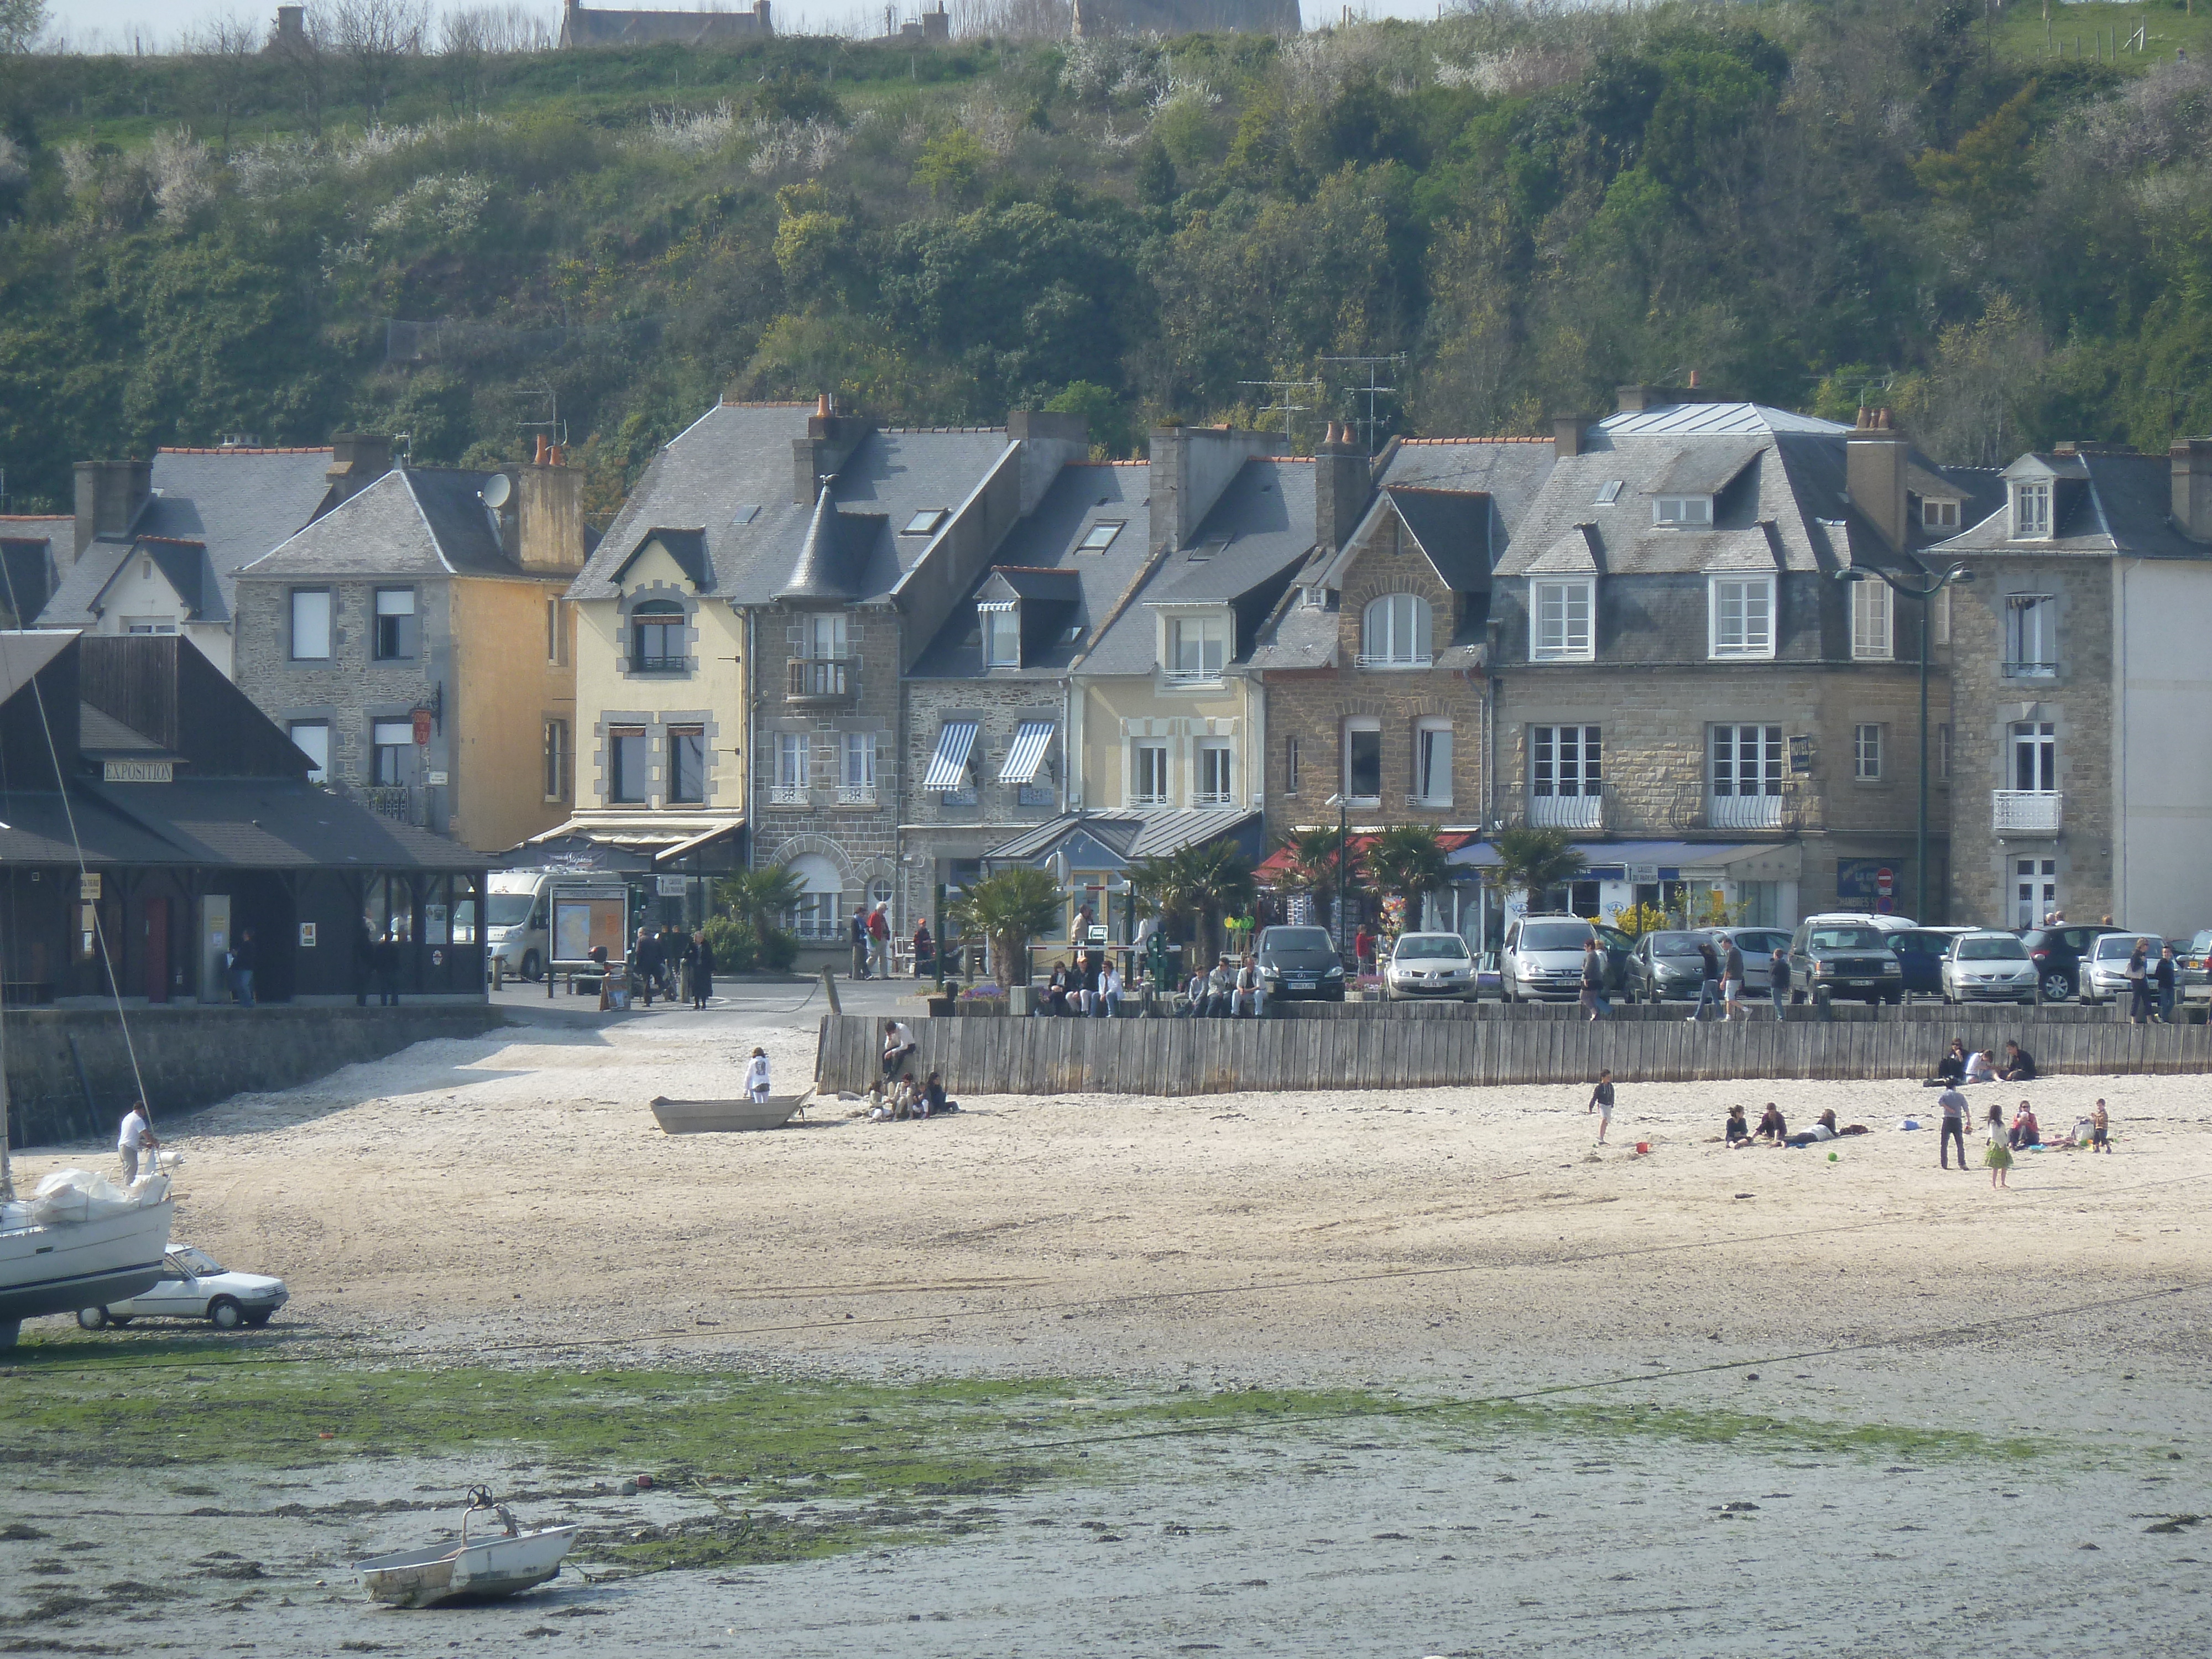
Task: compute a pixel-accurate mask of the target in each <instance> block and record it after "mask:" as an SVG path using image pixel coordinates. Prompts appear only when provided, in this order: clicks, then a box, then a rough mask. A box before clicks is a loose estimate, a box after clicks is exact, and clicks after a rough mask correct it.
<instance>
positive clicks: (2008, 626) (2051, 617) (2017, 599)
mask: <svg viewBox="0 0 2212 1659" xmlns="http://www.w3.org/2000/svg"><path fill="white" fill-rule="evenodd" d="M2004 605H2005V621H2004V628H2005V637H2004V673H2005V676H2006V678H2009V679H2016V680H2047V679H2051V678H2054V677H2055V676H2056V675H2057V672H2058V598H2057V595H2056V594H2053V593H2008V594H2006V595H2005V596H2004ZM2031 650H2033V652H2034V653H2035V654H2034V655H2033V656H2030V655H2029V654H2028V653H2029V652H2030V651H2031Z"/></svg>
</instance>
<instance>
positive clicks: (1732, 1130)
mask: <svg viewBox="0 0 2212 1659" xmlns="http://www.w3.org/2000/svg"><path fill="white" fill-rule="evenodd" d="M1721 1133H1722V1134H1723V1135H1724V1136H1726V1137H1727V1139H1728V1144H1729V1146H1750V1145H1751V1125H1750V1124H1748V1123H1747V1122H1745V1121H1744V1117H1743V1108H1742V1107H1741V1106H1731V1107H1729V1115H1728V1121H1727V1123H1725V1124H1723V1126H1722V1127H1721Z"/></svg>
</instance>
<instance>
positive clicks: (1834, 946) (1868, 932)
mask: <svg viewBox="0 0 2212 1659" xmlns="http://www.w3.org/2000/svg"><path fill="white" fill-rule="evenodd" d="M1806 945H1807V946H1808V948H1809V949H1812V950H1814V951H1886V950H1887V949H1888V948H1889V941H1888V940H1887V939H1884V938H1883V937H1882V935H1881V932H1880V930H1879V929H1876V928H1873V927H1815V928H1814V930H1813V935H1812V937H1811V938H1810V939H1808V940H1806Z"/></svg>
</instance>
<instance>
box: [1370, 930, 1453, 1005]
mask: <svg viewBox="0 0 2212 1659" xmlns="http://www.w3.org/2000/svg"><path fill="white" fill-rule="evenodd" d="M1413 997H1458V998H1460V999H1462V1000H1465V1001H1468V1002H1473V1001H1474V1000H1475V982H1474V956H1473V955H1472V954H1471V953H1470V952H1469V951H1468V948H1467V941H1466V940H1465V939H1462V938H1461V937H1460V936H1459V935H1458V934H1457V933H1401V934H1400V935H1399V936H1398V943H1397V945H1396V947H1395V949H1393V950H1392V951H1391V952H1390V960H1389V962H1388V963H1386V964H1384V966H1383V999H1384V1000H1386V1001H1389V1002H1402V1001H1405V1000H1407V999H1409V998H1413Z"/></svg>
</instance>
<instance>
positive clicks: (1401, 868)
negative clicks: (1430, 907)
mask: <svg viewBox="0 0 2212 1659" xmlns="http://www.w3.org/2000/svg"><path fill="white" fill-rule="evenodd" d="M1367 873H1368V877H1369V878H1370V880H1372V881H1373V882H1374V883H1375V884H1376V886H1378V887H1380V888H1381V889H1382V890H1383V891H1384V892H1386V893H1395V894H1397V895H1398V896H1399V897H1401V898H1402V899H1404V900H1405V901H1406V926H1407V927H1409V928H1418V927H1419V926H1420V925H1421V900H1422V899H1423V898H1424V897H1425V896H1427V895H1429V894H1431V893H1433V892H1435V891H1436V890H1437V889H1438V888H1440V887H1444V886H1448V885H1449V884H1450V882H1451V861H1450V860H1449V857H1448V856H1447V855H1446V854H1445V852H1444V845H1443V842H1441V841H1439V840H1438V839H1437V832H1436V831H1435V830H1434V829H1431V827H1430V826H1429V825H1427V824H1425V823H1396V824H1393V825H1391V826H1390V828H1389V829H1385V830H1383V832H1382V833H1381V834H1380V835H1378V836H1376V837H1375V839H1374V840H1373V841H1372V842H1370V843H1369V844H1368V848H1367Z"/></svg>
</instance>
